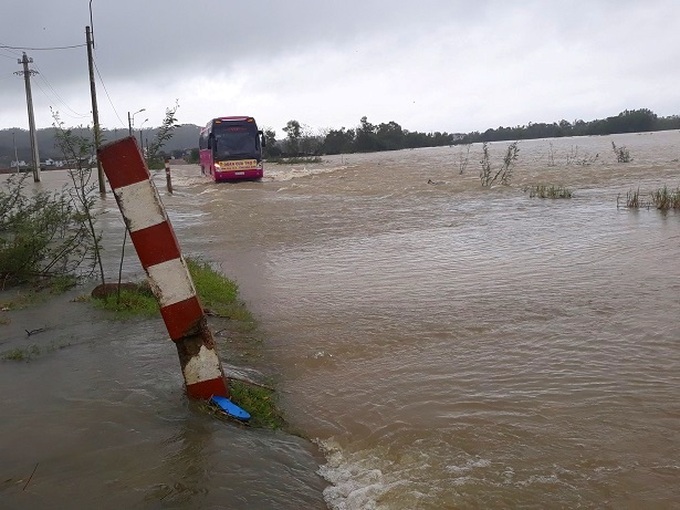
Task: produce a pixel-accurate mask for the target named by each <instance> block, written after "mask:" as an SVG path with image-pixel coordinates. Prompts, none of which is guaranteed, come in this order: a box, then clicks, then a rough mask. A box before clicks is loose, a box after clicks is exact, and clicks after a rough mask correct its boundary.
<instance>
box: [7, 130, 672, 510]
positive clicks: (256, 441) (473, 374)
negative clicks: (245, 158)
mask: <svg viewBox="0 0 680 510" xmlns="http://www.w3.org/2000/svg"><path fill="white" fill-rule="evenodd" d="M612 141H614V142H615V143H616V145H617V146H625V147H627V148H628V149H629V151H630V154H631V156H632V158H633V161H632V162H630V163H626V164H623V163H617V162H616V158H615V155H614V152H613V151H612V147H611V142H612ZM507 145H508V143H507V142H499V143H494V144H491V145H490V146H489V147H490V153H491V157H492V164H493V165H494V167H495V168H499V165H500V164H501V162H502V157H503V154H504V152H505V148H506V147H507ZM519 148H520V152H519V158H518V159H517V162H516V166H515V169H514V176H513V179H512V183H511V185H510V186H501V185H494V186H493V187H492V188H491V189H488V188H482V187H481V185H480V180H479V170H480V164H479V161H480V159H481V146H480V145H474V146H472V147H471V149H470V153H469V156H467V157H468V164H467V166H466V167H465V165H464V160H465V157H466V155H467V153H466V150H465V148H464V147H441V148H432V149H420V150H407V151H397V152H386V153H378V154H364V155H346V156H332V157H327V158H324V161H323V162H322V163H318V164H309V165H293V166H290V165H289V166H286V165H283V166H279V165H268V166H267V167H266V169H265V176H266V177H265V179H264V180H263V181H262V182H251V183H237V184H224V183H223V184H215V183H212V182H210V181H208V180H206V179H205V178H203V177H201V176H200V173H199V170H198V167H197V166H191V165H186V166H181V167H177V168H174V169H173V184H174V188H175V193H174V195H168V194H167V193H166V192H165V191H164V190H163V186H164V183H165V179H164V175H163V174H162V173H158V174H156V176H155V181H156V183H157V185H158V187H159V190H160V194H161V197H162V200H163V202H164V204H165V206H166V208H167V210H168V214H169V216H170V218H171V220H172V223H173V225H174V227H175V231H176V233H177V237H178V239H179V242H180V244H181V246H182V249H183V252H184V254H185V255H192V256H200V257H203V258H204V259H206V260H210V261H212V262H214V263H215V264H218V265H219V266H220V267H221V269H222V270H223V272H224V273H226V274H227V275H228V276H230V277H231V278H233V279H235V280H236V281H237V282H238V283H239V286H240V290H241V295H242V297H243V299H244V300H245V301H246V302H247V304H248V306H249V308H250V310H251V311H252V312H253V314H254V315H255V316H256V317H257V319H258V321H259V334H260V335H261V337H262V339H263V341H262V346H261V353H260V355H259V356H257V357H256V359H251V358H249V357H248V356H244V357H243V358H242V359H241V358H239V355H238V354H235V353H233V352H232V351H230V345H229V338H225V337H223V336H220V335H217V338H218V341H219V342H220V352H221V353H222V354H223V356H224V357H226V358H228V359H229V363H230V364H233V365H234V367H237V368H243V369H247V368H257V369H258V370H261V371H264V372H267V373H270V374H273V376H274V379H275V381H276V385H277V388H278V394H279V398H280V401H281V405H282V407H283V408H284V410H285V413H286V416H287V418H288V421H289V422H290V424H291V426H292V428H293V429H295V430H298V431H299V432H300V435H301V436H305V437H307V438H309V439H310V440H307V439H303V438H301V437H299V436H297V435H293V434H290V433H286V432H270V431H264V430H255V429H252V428H245V427H239V426H237V425H233V424H230V423H225V422H221V421H219V420H216V419H214V418H213V417H212V416H210V415H207V414H206V413H204V412H202V411H201V409H199V408H198V407H197V406H196V405H195V404H193V403H191V402H188V401H187V399H186V398H185V396H184V393H183V388H182V379H181V374H180V371H179V362H178V360H177V355H176V352H175V349H174V347H173V346H172V344H171V342H170V340H168V339H167V335H166V333H165V329H164V326H163V324H162V322H161V320H160V318H159V319H157V320H153V319H152V320H149V319H145V320H130V321H127V322H124V323H120V322H113V321H112V320H110V319H109V318H108V316H107V315H106V314H104V313H103V312H96V311H93V310H92V309H91V307H89V305H88V304H87V303H81V302H73V301H71V300H72V299H73V298H74V297H76V296H78V295H80V294H83V293H85V292H86V290H84V289H77V290H76V291H73V292H72V293H70V294H67V295H66V296H62V297H60V298H54V299H52V300H50V301H49V302H47V303H45V304H41V305H38V306H35V307H33V308H28V309H24V310H18V311H9V312H0V313H2V314H3V315H2V316H1V317H2V318H3V319H4V322H5V323H6V324H4V325H0V351H2V352H7V351H8V350H9V349H14V348H16V347H17V346H23V347H26V348H30V347H31V346H33V345H35V346H36V347H37V348H38V349H39V352H37V351H36V355H35V356H34V357H33V358H32V359H31V360H30V361H29V362H19V361H11V360H3V361H0V384H1V386H2V393H1V394H0V402H1V403H2V406H1V409H2V411H1V414H0V508H10V509H19V508H96V507H99V508H114V507H115V508H140V509H142V508H143V509H146V508H152V509H153V508H159V509H163V508H187V509H193V508H201V509H207V508H215V509H217V508H256V509H260V508H261V509H270V508H271V509H274V508H276V509H279V508H281V509H283V508H285V509H301V508H304V509H313V508H319V509H323V508H331V509H338V510H340V509H347V510H349V509H416V508H417V509H442V508H447V509H449V508H450V509H458V508H677V507H678V506H680V214H679V213H675V212H670V213H662V212H659V211H657V210H655V209H649V210H648V209H641V210H627V209H625V208H624V207H617V196H620V197H622V198H621V199H620V200H619V205H620V206H624V205H625V196H626V193H627V192H629V191H631V190H637V189H639V190H640V193H641V196H645V195H646V194H648V193H650V192H652V191H656V190H657V189H659V188H661V187H662V186H664V185H667V186H669V187H672V188H676V187H677V186H679V185H680V163H679V158H680V132H677V131H670V132H660V133H653V134H630V135H617V136H608V137H584V138H565V139H555V140H534V141H521V142H520V143H519ZM461 167H465V168H463V173H462V174H461ZM63 182H65V176H64V174H63V173H61V172H58V171H57V172H44V173H43V183H42V186H44V187H50V186H53V187H58V186H60V185H61V183H63ZM537 184H546V185H561V186H566V187H568V188H569V189H570V190H572V192H573V198H571V199H563V200H543V199H538V198H530V197H529V194H528V193H527V192H525V191H523V188H525V187H527V186H531V185H537ZM99 206H100V207H101V209H102V211H103V216H102V218H101V221H100V225H102V226H103V227H104V228H105V229H106V230H107V232H109V234H105V239H106V240H105V243H106V247H107V255H106V263H107V268H108V272H109V274H111V275H115V272H116V271H117V260H118V257H119V256H120V244H121V241H122V227H121V225H122V223H121V220H120V214H119V213H118V210H117V208H116V206H115V202H114V200H113V197H112V196H111V194H109V196H108V197H107V198H106V199H105V200H104V201H103V202H102V203H100V205H99ZM124 271H125V274H126V277H129V278H132V277H135V276H139V275H140V274H141V269H140V267H139V264H138V262H137V261H136V258H135V256H134V253H133V252H132V248H131V246H129V245H128V248H127V250H126V260H125V264H124ZM34 329H41V330H42V331H40V332H38V333H36V334H33V335H31V336H28V335H27V334H26V330H29V331H31V330H34Z"/></svg>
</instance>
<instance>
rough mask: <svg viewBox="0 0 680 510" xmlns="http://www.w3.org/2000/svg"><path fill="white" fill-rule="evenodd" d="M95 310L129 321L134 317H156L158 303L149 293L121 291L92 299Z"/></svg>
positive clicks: (143, 291)
mask: <svg viewBox="0 0 680 510" xmlns="http://www.w3.org/2000/svg"><path fill="white" fill-rule="evenodd" d="M92 303H93V304H94V306H95V308H98V309H100V310H108V311H110V312H114V313H115V315H116V318H118V319H129V318H131V317H134V316H138V315H139V316H145V317H153V316H155V315H158V314H159V313H160V312H159V308H158V301H156V298H155V297H154V295H153V294H152V293H151V292H150V291H145V290H141V287H140V290H139V291H131V290H126V289H121V291H120V296H119V295H118V294H117V293H114V294H110V295H108V296H106V297H103V298H92Z"/></svg>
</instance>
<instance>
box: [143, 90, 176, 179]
mask: <svg viewBox="0 0 680 510" xmlns="http://www.w3.org/2000/svg"><path fill="white" fill-rule="evenodd" d="M178 108H179V101H178V100H175V104H174V106H172V107H170V108H166V109H165V118H164V119H163V124H162V126H161V127H160V128H159V129H158V131H157V132H156V136H155V137H154V139H153V141H152V142H151V143H150V144H149V147H148V149H147V153H146V161H147V164H148V165H149V167H150V168H163V166H164V161H163V160H164V159H165V156H166V154H165V152H161V149H162V148H163V146H164V145H165V144H166V143H167V142H168V140H170V139H171V138H172V135H173V134H174V130H175V128H176V127H177V118H176V117H175V114H176V113H177V109H178Z"/></svg>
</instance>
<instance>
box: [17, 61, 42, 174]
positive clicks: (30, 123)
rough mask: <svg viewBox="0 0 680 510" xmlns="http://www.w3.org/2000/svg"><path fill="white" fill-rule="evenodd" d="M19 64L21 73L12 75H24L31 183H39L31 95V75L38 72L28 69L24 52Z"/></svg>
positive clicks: (38, 155) (38, 165) (38, 158)
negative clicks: (31, 166)
mask: <svg viewBox="0 0 680 510" xmlns="http://www.w3.org/2000/svg"><path fill="white" fill-rule="evenodd" d="M17 62H18V63H19V64H22V65H23V66H24V70H23V71H17V72H16V73H14V74H19V75H21V74H23V75H24V84H25V85H26V106H27V107H28V129H29V131H30V134H31V157H32V158H33V182H40V154H39V153H38V139H37V137H36V135H35V117H34V116H33V96H32V95H31V75H32V74H38V71H34V70H33V69H29V68H28V64H32V63H33V59H32V58H28V57H27V56H26V52H24V55H23V57H22V58H21V59H20V60H17Z"/></svg>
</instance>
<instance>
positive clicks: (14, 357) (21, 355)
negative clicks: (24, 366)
mask: <svg viewBox="0 0 680 510" xmlns="http://www.w3.org/2000/svg"><path fill="white" fill-rule="evenodd" d="M39 354H40V348H39V347H38V346H37V345H31V346H30V347H25V348H23V349H20V348H16V349H10V350H9V351H5V352H3V353H2V355H0V358H2V359H3V360H7V361H30V360H32V359H33V358H35V357H36V356H38V355H39Z"/></svg>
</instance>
